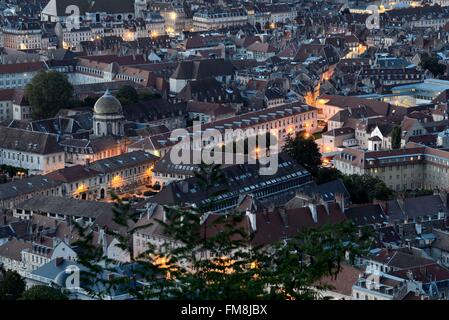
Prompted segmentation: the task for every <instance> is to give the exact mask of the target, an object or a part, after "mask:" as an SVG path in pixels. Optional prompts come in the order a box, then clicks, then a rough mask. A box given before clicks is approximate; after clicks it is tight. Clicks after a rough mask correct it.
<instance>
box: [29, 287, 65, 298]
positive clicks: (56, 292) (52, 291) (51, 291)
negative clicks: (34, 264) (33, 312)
mask: <svg viewBox="0 0 449 320" xmlns="http://www.w3.org/2000/svg"><path fill="white" fill-rule="evenodd" d="M22 299H23V300H47V301H48V300H68V298H67V296H66V295H65V294H63V293H62V292H61V290H60V289H57V288H52V287H49V286H43V285H38V286H33V287H31V288H30V289H28V290H26V291H25V292H24V293H23V296H22Z"/></svg>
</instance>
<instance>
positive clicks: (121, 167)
mask: <svg viewBox="0 0 449 320" xmlns="http://www.w3.org/2000/svg"><path fill="white" fill-rule="evenodd" d="M157 159H158V158H157V157H155V156H154V155H152V154H150V153H147V152H144V151H133V152H129V153H124V154H121V155H118V156H115V157H110V158H106V159H102V160H98V161H95V162H92V163H91V164H89V165H87V166H81V165H76V166H73V167H67V168H64V169H60V170H56V171H54V172H51V173H49V174H48V175H47V177H49V178H50V179H53V180H57V181H60V182H61V183H62V194H63V196H66V197H71V198H78V199H83V200H98V199H105V198H108V197H110V196H111V194H112V193H116V194H123V193H126V192H128V191H135V189H136V188H139V187H142V186H145V185H147V184H152V182H151V179H152V175H153V171H152V170H153V167H154V164H155V163H156V161H157Z"/></svg>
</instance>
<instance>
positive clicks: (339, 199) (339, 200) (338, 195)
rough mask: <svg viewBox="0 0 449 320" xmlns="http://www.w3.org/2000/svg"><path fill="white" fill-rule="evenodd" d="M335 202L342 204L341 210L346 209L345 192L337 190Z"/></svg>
mask: <svg viewBox="0 0 449 320" xmlns="http://www.w3.org/2000/svg"><path fill="white" fill-rule="evenodd" d="M335 202H336V203H337V204H338V205H339V206H340V209H341V211H343V212H344V211H345V208H346V201H345V196H344V194H342V193H340V192H337V193H335Z"/></svg>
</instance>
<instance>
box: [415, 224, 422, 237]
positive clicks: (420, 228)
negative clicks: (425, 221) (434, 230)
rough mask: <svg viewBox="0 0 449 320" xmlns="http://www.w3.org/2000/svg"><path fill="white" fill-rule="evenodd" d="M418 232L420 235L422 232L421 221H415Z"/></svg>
mask: <svg viewBox="0 0 449 320" xmlns="http://www.w3.org/2000/svg"><path fill="white" fill-rule="evenodd" d="M415 230H416V234H417V235H418V236H420V235H421V234H422V225H421V223H415Z"/></svg>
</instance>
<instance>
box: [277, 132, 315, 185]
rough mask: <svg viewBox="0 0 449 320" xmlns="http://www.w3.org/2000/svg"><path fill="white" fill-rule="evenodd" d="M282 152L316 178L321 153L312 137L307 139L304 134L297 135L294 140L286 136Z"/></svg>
mask: <svg viewBox="0 0 449 320" xmlns="http://www.w3.org/2000/svg"><path fill="white" fill-rule="evenodd" d="M283 151H286V152H287V153H288V154H289V155H290V156H291V157H292V158H293V159H294V160H296V161H297V162H298V163H299V164H301V165H303V166H304V167H305V168H306V169H307V170H308V171H309V172H310V173H311V174H312V175H313V176H314V177H316V176H317V174H318V168H319V166H320V165H321V153H320V150H319V148H318V145H317V144H316V143H315V141H314V140H313V138H312V137H308V138H307V137H306V136H305V133H304V132H300V133H298V134H297V135H296V136H295V137H294V138H293V137H292V136H291V135H288V137H287V139H286V143H285V146H284V148H283Z"/></svg>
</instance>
